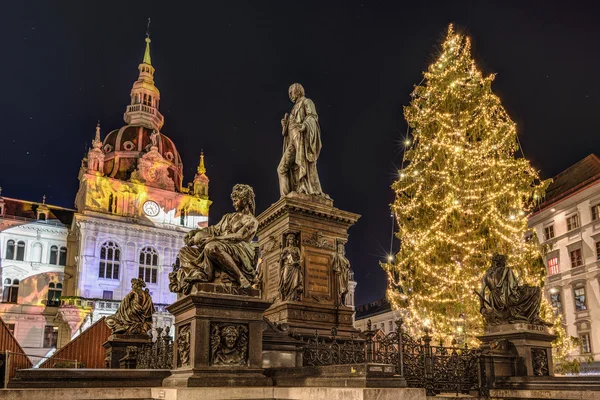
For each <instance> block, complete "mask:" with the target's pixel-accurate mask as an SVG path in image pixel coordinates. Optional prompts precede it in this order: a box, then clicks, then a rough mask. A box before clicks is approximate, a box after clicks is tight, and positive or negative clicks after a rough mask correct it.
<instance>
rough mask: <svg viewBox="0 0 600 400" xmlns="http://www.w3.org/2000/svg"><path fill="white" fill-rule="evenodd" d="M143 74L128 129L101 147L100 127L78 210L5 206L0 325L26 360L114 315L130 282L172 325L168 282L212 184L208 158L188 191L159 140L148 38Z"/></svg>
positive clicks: (83, 172) (0, 217) (159, 321)
mask: <svg viewBox="0 0 600 400" xmlns="http://www.w3.org/2000/svg"><path fill="white" fill-rule="evenodd" d="M138 70H139V76H138V79H137V80H136V81H135V82H134V84H133V87H132V89H131V94H130V104H129V105H128V106H127V108H126V110H125V114H124V120H125V123H126V125H125V126H123V127H121V128H120V129H115V130H113V131H111V132H110V133H108V134H107V135H106V137H105V138H104V139H103V140H102V139H101V130H100V124H98V126H97V127H96V133H95V137H94V139H93V140H92V147H91V148H90V150H89V151H88V153H87V156H86V157H85V158H84V159H83V160H82V163H81V168H80V171H79V183H80V184H79V190H78V192H77V195H76V198H75V210H68V209H63V208H60V207H54V206H47V205H46V204H45V202H42V204H36V203H29V202H23V201H19V200H13V199H4V200H3V201H2V200H0V201H2V202H0V225H2V230H1V231H0V246H2V248H1V249H0V252H1V258H0V262H1V267H2V281H3V282H4V286H3V293H2V296H3V297H2V299H3V303H2V304H1V305H0V316H1V317H2V318H3V319H4V320H5V322H7V323H8V324H9V326H10V327H12V329H14V331H15V334H16V337H17V340H19V342H20V343H21V344H22V346H23V347H24V348H27V349H28V350H27V351H29V352H34V353H39V354H41V353H44V352H47V351H48V350H49V349H50V348H52V347H61V346H62V345H64V344H66V343H67V342H68V341H69V340H70V339H71V338H72V337H73V336H75V335H77V334H78V332H80V331H81V330H82V329H84V328H85V327H86V326H87V325H89V324H91V323H93V322H94V321H96V320H97V319H98V318H100V317H101V316H103V315H110V314H113V313H114V312H115V311H116V309H117V307H118V304H119V301H120V300H121V299H122V298H123V297H124V296H125V295H126V294H127V293H128V292H129V290H130V286H131V285H130V282H131V279H132V278H141V279H143V280H144V281H145V282H146V284H147V287H148V289H149V291H150V293H151V294H152V297H153V299H154V303H155V304H156V308H157V313H156V314H155V315H154V322H155V326H159V327H160V326H170V325H171V324H172V317H171V315H170V314H168V313H167V312H166V311H165V310H164V305H166V304H170V303H172V302H173V301H174V300H175V295H174V294H172V293H171V292H170V291H169V288H168V284H169V280H168V274H169V272H171V271H172V267H173V265H175V264H177V263H178V259H177V253H178V250H179V249H180V248H181V246H182V245H183V237H184V236H185V234H186V233H187V232H188V231H189V230H190V229H193V228H198V227H202V226H206V225H207V223H208V211H209V207H210V204H211V201H210V200H209V198H208V184H209V179H208V177H207V176H206V168H205V167H204V155H203V154H202V155H201V156H200V165H199V166H198V170H197V173H196V175H195V177H194V180H193V182H191V183H189V184H188V186H187V187H184V186H183V185H182V182H183V164H182V161H181V157H180V155H179V153H178V151H177V148H176V147H175V144H174V143H173V141H172V140H171V139H169V138H168V137H167V136H166V135H165V134H164V133H162V132H161V129H162V127H163V124H164V117H163V116H162V114H161V113H160V111H159V104H160V92H159V90H158V88H157V87H156V86H155V84H154V67H153V66H152V62H151V57H150V39H149V38H146V49H145V52H144V57H143V61H142V63H141V64H140V65H139V66H138ZM0 199H1V198H0ZM61 296H62V297H61ZM59 297H61V300H60V301H59V300H58V298H59ZM31 321H37V322H35V323H34V322H31Z"/></svg>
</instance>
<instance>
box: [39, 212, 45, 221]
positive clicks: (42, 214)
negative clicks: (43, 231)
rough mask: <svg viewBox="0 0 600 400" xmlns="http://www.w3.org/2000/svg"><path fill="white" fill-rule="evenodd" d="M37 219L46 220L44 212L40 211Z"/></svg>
mask: <svg viewBox="0 0 600 400" xmlns="http://www.w3.org/2000/svg"><path fill="white" fill-rule="evenodd" d="M38 219H39V220H40V221H45V220H46V213H40V214H39V215H38Z"/></svg>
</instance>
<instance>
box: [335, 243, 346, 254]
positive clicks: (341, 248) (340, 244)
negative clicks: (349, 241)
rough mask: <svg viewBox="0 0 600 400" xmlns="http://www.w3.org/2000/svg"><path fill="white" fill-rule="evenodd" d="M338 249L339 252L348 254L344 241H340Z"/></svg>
mask: <svg viewBox="0 0 600 400" xmlns="http://www.w3.org/2000/svg"><path fill="white" fill-rule="evenodd" d="M337 251H338V253H339V254H346V249H345V248H344V243H338V245H337Z"/></svg>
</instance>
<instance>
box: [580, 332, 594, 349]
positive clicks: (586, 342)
mask: <svg viewBox="0 0 600 400" xmlns="http://www.w3.org/2000/svg"><path fill="white" fill-rule="evenodd" d="M579 340H580V341H581V354H588V353H591V352H592V346H590V334H589V333H582V334H581V335H579Z"/></svg>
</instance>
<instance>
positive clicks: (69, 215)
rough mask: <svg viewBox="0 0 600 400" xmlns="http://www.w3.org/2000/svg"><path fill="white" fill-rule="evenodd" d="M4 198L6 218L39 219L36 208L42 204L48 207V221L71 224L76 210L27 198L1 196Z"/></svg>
mask: <svg viewBox="0 0 600 400" xmlns="http://www.w3.org/2000/svg"><path fill="white" fill-rule="evenodd" d="M1 198H2V199H3V200H4V216H5V217H6V218H11V217H13V218H15V219H23V220H25V221H37V214H36V210H37V209H38V208H39V207H40V206H46V207H47V208H48V215H47V218H46V221H47V222H51V223H52V222H53V223H55V224H59V225H65V226H71V222H73V214H74V213H75V210H72V209H70V208H63V207H59V206H53V205H50V204H41V203H35V202H32V201H27V200H19V199H12V198H10V197H1Z"/></svg>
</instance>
